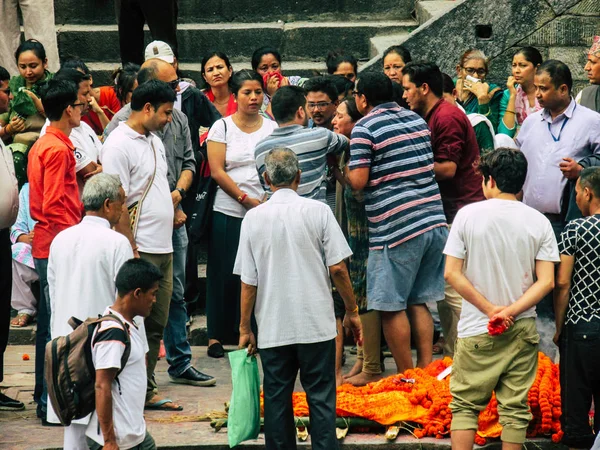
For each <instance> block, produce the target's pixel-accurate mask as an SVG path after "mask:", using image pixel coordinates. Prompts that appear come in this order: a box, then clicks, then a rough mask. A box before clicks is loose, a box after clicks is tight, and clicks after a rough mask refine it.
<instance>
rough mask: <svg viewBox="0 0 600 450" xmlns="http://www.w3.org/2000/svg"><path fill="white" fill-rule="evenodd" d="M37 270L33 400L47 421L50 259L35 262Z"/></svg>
mask: <svg viewBox="0 0 600 450" xmlns="http://www.w3.org/2000/svg"><path fill="white" fill-rule="evenodd" d="M33 261H34V264H35V270H36V272H37V273H38V276H39V277H40V302H39V304H38V315H37V330H36V333H35V388H34V391H33V400H35V402H36V403H37V415H38V417H40V418H43V419H46V405H47V403H48V391H47V389H46V380H45V379H44V355H45V353H46V344H47V343H48V342H50V293H49V291H48V259H47V258H46V259H37V258H35V259H34V260H33Z"/></svg>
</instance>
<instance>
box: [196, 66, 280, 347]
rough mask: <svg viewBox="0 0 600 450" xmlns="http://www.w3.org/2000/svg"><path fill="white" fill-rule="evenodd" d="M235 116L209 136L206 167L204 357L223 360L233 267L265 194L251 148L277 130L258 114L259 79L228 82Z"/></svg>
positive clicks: (232, 330) (231, 337) (235, 279)
mask: <svg viewBox="0 0 600 450" xmlns="http://www.w3.org/2000/svg"><path fill="white" fill-rule="evenodd" d="M230 84H231V91H232V93H233V95H234V96H235V98H236V101H237V105H238V109H237V112H236V113H235V114H233V115H231V116H229V117H226V118H224V119H221V120H219V121H217V122H215V124H214V125H213V126H212V128H211V129H210V131H209V133H208V138H207V140H208V162H209V164H210V168H211V173H212V178H213V179H214V180H215V181H216V183H217V185H218V188H217V193H216V195H215V203H214V206H213V214H212V221H211V232H210V239H209V246H208V267H207V273H206V282H207V299H206V318H207V326H208V330H207V331H208V355H209V356H211V357H213V358H221V357H223V356H224V352H223V346H222V343H229V344H237V343H238V337H239V335H238V328H239V320H240V277H239V276H237V275H233V265H234V263H235V256H236V254H237V249H238V241H239V239H240V228H241V225H242V219H243V218H244V215H245V214H246V211H247V210H249V209H251V208H254V207H255V206H258V205H259V204H260V203H261V202H262V201H263V200H264V199H265V198H266V196H265V192H264V190H263V188H262V185H261V183H260V180H259V178H258V171H257V170H256V162H255V160H254V148H255V147H256V144H257V143H258V142H259V141H261V140H262V139H264V138H266V137H267V136H269V135H270V134H271V132H272V131H273V130H274V129H275V128H277V124H276V123H275V122H273V121H271V120H269V119H266V118H264V117H263V116H261V115H260V114H259V112H260V109H261V106H262V104H263V98H264V86H263V79H262V77H261V76H260V75H259V74H257V73H256V72H254V71H252V70H240V71H239V72H236V73H235V74H234V75H233V76H232V78H231V82H230Z"/></svg>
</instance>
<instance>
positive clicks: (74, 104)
mask: <svg viewBox="0 0 600 450" xmlns="http://www.w3.org/2000/svg"><path fill="white" fill-rule="evenodd" d="M71 106H72V107H73V108H75V107H77V106H81V107H82V108H83V107H84V106H85V103H73V104H72V105H71Z"/></svg>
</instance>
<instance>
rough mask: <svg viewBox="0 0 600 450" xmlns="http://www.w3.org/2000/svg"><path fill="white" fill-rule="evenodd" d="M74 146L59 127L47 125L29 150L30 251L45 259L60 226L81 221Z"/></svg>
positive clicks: (67, 226)
mask: <svg viewBox="0 0 600 450" xmlns="http://www.w3.org/2000/svg"><path fill="white" fill-rule="evenodd" d="M74 151H75V147H74V146H73V144H72V143H71V140H70V139H69V138H68V137H67V136H66V135H65V134H64V133H63V132H62V131H60V130H59V129H57V128H54V127H53V126H49V127H48V128H47V129H46V134H45V135H44V136H42V137H41V138H39V139H38V140H37V142H36V143H35V144H33V147H31V150H30V151H29V157H28V159H29V161H28V164H27V177H28V178H29V211H30V213H31V218H32V219H34V220H36V221H37V223H36V224H35V227H34V229H33V230H34V235H33V245H32V251H31V253H32V255H33V257H34V258H38V259H45V258H48V255H49V254H50V244H52V241H53V239H54V238H55V237H56V235H57V234H58V233H60V232H61V231H62V230H64V229H66V228H69V227H71V226H73V225H77V224H78V223H79V222H81V217H82V212H83V205H82V204H81V201H80V200H79V189H78V187H77V176H76V174H75V154H74Z"/></svg>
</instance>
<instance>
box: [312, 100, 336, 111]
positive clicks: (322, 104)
mask: <svg viewBox="0 0 600 450" xmlns="http://www.w3.org/2000/svg"><path fill="white" fill-rule="evenodd" d="M331 104H332V102H319V103H312V102H309V103H307V104H306V107H307V108H308V109H315V108H316V109H317V110H318V111H323V110H324V109H325V108H327V107H328V106H329V105H331Z"/></svg>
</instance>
